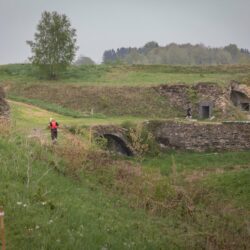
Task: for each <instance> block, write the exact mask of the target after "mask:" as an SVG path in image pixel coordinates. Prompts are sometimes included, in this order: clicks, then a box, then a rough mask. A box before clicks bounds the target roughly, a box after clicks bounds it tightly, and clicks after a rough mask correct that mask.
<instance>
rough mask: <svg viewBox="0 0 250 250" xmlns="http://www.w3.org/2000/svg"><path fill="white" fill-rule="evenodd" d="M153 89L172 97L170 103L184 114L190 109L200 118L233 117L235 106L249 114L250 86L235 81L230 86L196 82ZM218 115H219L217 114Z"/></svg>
mask: <svg viewBox="0 0 250 250" xmlns="http://www.w3.org/2000/svg"><path fill="white" fill-rule="evenodd" d="M154 89H155V90H156V91H157V92H158V93H159V94H160V95H161V96H164V97H166V98H167V99H168V100H169V104H170V105H171V106H173V107H175V108H176V109H178V110H180V112H181V113H182V114H183V116H185V114H186V111H187V109H188V108H191V110H192V116H193V117H194V118H199V119H212V118H213V117H214V116H218V117H219V118H221V119H233V118H234V116H235V115H236V114H235V111H236V109H235V107H237V108H239V109H238V111H248V112H249V114H250V87H248V86H246V85H242V84H240V83H238V82H236V81H232V82H230V84H229V85H228V86H227V87H222V86H220V85H219V84H216V83H211V82H201V83H197V84H195V85H187V84H174V85H168V84H164V85H160V86H157V87H154ZM215 114H216V115H215Z"/></svg>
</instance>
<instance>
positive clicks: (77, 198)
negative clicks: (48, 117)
mask: <svg viewBox="0 0 250 250" xmlns="http://www.w3.org/2000/svg"><path fill="white" fill-rule="evenodd" d="M1 131H3V130H1ZM4 134H5V136H4V137H3V136H1V137H0V159H1V163H2V164H1V168H0V171H1V174H0V189H1V190H3V192H1V196H0V203H1V205H3V206H4V208H5V213H6V233H7V243H8V244H9V245H8V247H10V248H11V249H41V248H45V249H72V248H76V249H77V248H79V249H81V248H86V249H101V248H107V249H128V248H132V249H204V248H211V249H235V248H238V249H246V248H247V244H248V242H249V232H248V230H249V229H248V228H249V214H248V211H249V205H248V204H249V202H248V201H249V187H250V186H249V182H248V181H247V180H248V179H249V177H250V175H249V174H250V172H249V165H248V162H249V159H248V158H249V152H241V153H240V155H237V153H234V156H235V157H240V158H241V160H240V161H237V162H235V164H233V167H230V166H229V165H230V164H229V165H228V161H227V159H228V157H229V156H228V154H225V155H224V154H223V153H221V154H219V156H215V159H217V160H216V162H217V163H218V165H217V167H216V169H215V170H213V168H212V166H213V164H212V162H211V164H209V161H208V163H207V164H208V165H204V164H203V165H202V164H200V163H201V162H203V161H201V162H200V160H197V159H199V158H202V159H204V160H207V159H206V158H207V157H208V156H206V155H205V154H194V155H192V154H188V155H185V154H176V153H174V152H172V154H171V155H170V156H169V157H170V158H164V157H158V159H159V161H160V162H158V163H159V164H155V163H154V162H153V161H152V160H150V159H152V158H150V159H149V160H148V164H147V165H145V166H144V167H142V165H141V163H140V162H141V160H142V159H138V160H139V162H137V161H135V160H134V161H132V162H131V161H128V160H126V159H124V158H120V157H118V158H117V157H114V156H112V155H110V154H107V153H105V152H103V151H101V150H99V149H98V148H96V147H92V148H89V149H87V148H86V147H85V145H84V144H81V143H80V141H79V140H78V139H77V137H75V138H74V139H73V138H72V140H71V143H67V142H66V143H65V144H64V143H60V144H59V145H58V146H56V147H51V146H43V147H41V146H40V145H39V144H37V143H36V142H32V141H27V140H26V139H24V138H22V137H20V136H19V135H18V134H16V135H8V133H7V131H6V133H4ZM6 134H7V136H6ZM181 158H182V159H181ZM179 159H181V160H179ZM164 161H165V162H166V163H165V164H166V168H168V171H166V172H165V174H161V173H160V171H159V167H158V166H159V165H161V164H163V163H164ZM185 162H187V163H188V164H185ZM160 163H161V164H160ZM203 163H204V162H203ZM236 164H237V166H238V167H235V165H236ZM143 165H144V163H143ZM225 165H228V167H225ZM167 166H168V167H167ZM185 166H186V167H185ZM223 166H224V167H223ZM218 169H219V170H220V171H217V170H218ZM197 176H198V177H197Z"/></svg>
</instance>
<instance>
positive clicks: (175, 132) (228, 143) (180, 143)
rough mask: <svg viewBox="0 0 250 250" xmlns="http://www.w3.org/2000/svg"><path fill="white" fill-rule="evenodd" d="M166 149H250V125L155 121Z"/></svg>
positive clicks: (156, 133)
mask: <svg viewBox="0 0 250 250" xmlns="http://www.w3.org/2000/svg"><path fill="white" fill-rule="evenodd" d="M148 126H149V129H150V130H151V131H152V133H153V134H154V136H155V138H156V140H157V142H158V143H159V144H160V145H161V146H162V147H163V148H165V149H180V150H192V151H198V152H201V151H218V150H219V151H220V150H221V151H224V150H229V151H230V150H248V149H250V123H247V122H245V123H244V122H242V123H240V122H238V123H233V122H232V123H209V124H208V123H197V122H192V123H191V122H190V123H184V122H175V121H152V122H150V123H149V124H148Z"/></svg>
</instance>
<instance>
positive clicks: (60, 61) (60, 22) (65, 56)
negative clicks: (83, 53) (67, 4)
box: [27, 11, 77, 79]
mask: <svg viewBox="0 0 250 250" xmlns="http://www.w3.org/2000/svg"><path fill="white" fill-rule="evenodd" d="M27 44H28V45H30V47H31V51H32V53H33V56H32V57H31V58H30V60H31V62H32V63H33V64H35V65H38V66H39V68H40V69H41V70H42V71H43V72H44V73H45V74H46V75H47V76H48V77H49V78H50V79H55V78H56V77H57V75H58V72H60V71H62V70H65V69H66V67H67V66H68V65H69V64H70V63H71V62H72V61H73V59H74V57H75V53H76V50H77V46H76V30H75V29H73V28H71V24H70V21H69V19H68V18H67V16H66V15H64V14H63V15H60V14H58V13H57V12H55V11H54V12H51V13H50V12H47V11H44V12H43V13H42V18H41V20H40V22H39V24H38V26H37V32H36V33H35V38H34V41H27Z"/></svg>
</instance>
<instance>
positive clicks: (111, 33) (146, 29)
mask: <svg viewBox="0 0 250 250" xmlns="http://www.w3.org/2000/svg"><path fill="white" fill-rule="evenodd" d="M249 9H250V1H248V0H238V1H235V0H217V1H215V0H210V1H206V0H189V1H184V0H165V1H164V0H158V1H153V0H144V1H143V0H134V1H132V0H127V1H126V2H125V1H119V0H106V1H98V0H91V1H90V0H83V1H80V0H75V1H74V3H72V2H69V1H66V0H53V1H51V0H50V1H49V0H37V1H36V2H34V1H32V0H23V1H18V0H0V31H1V34H2V36H1V38H2V39H1V46H0V64H8V63H22V62H25V61H27V59H28V57H29V56H30V55H31V52H30V47H29V46H28V45H27V44H26V40H33V38H34V33H35V32H36V26H37V24H38V22H39V20H40V19H41V13H42V12H43V11H45V10H47V11H57V12H59V13H60V14H66V15H67V16H68V17H69V19H70V21H71V25H72V27H73V28H75V29H76V30H77V45H78V46H79V50H78V53H77V56H79V55H84V56H88V57H90V58H91V59H93V60H94V61H95V62H97V63H100V62H101V61H102V55H103V52H104V51H105V50H109V49H117V48H120V47H142V46H144V44H145V43H147V42H149V41H155V42H157V43H158V44H159V45H160V46H165V45H167V44H169V43H172V42H174V43H177V44H183V43H191V44H200V43H202V44H204V45H206V46H211V47H224V46H226V45H228V44H236V45H237V46H238V47H239V48H246V49H250V34H249V27H248V24H249V23H250V15H249V13H248V12H249Z"/></svg>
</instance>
